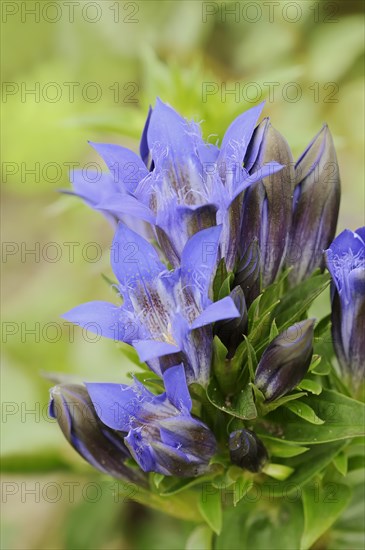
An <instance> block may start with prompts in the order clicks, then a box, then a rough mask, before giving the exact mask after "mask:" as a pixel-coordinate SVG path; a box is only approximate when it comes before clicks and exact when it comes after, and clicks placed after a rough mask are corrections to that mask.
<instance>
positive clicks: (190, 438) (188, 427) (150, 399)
mask: <svg viewBox="0 0 365 550" xmlns="http://www.w3.org/2000/svg"><path fill="white" fill-rule="evenodd" d="M163 380H164V385H165V390H166V391H165V393H163V394H161V395H154V394H153V393H151V392H149V391H148V390H147V389H146V388H145V387H144V386H143V384H141V383H139V382H138V381H137V380H136V381H135V383H134V385H133V386H125V385H123V384H96V383H93V384H87V389H88V392H89V394H90V397H91V399H92V401H93V403H94V406H95V409H96V411H97V413H98V415H99V417H100V419H101V421H102V422H103V424H105V425H106V426H108V427H109V428H111V429H113V430H117V431H118V432H128V434H127V436H126V437H125V439H124V441H125V444H126V445H127V447H128V449H129V450H130V452H131V454H132V456H133V457H134V459H135V460H136V462H137V463H138V464H139V466H140V467H141V468H142V470H143V471H145V472H158V473H161V474H164V475H167V476H171V475H174V476H177V477H194V476H197V475H199V474H202V473H204V472H206V471H207V470H208V468H209V461H210V459H211V458H212V456H213V455H214V453H215V452H216V447H217V446H216V441H215V437H214V435H213V433H212V432H211V431H210V429H209V428H208V427H207V426H206V425H205V424H203V422H201V421H199V420H197V419H195V418H193V417H192V416H191V414H190V411H191V407H192V402H191V398H190V395H189V391H188V387H187V384H186V378H185V371H184V367H183V365H182V364H181V365H176V366H173V367H170V368H168V369H167V370H166V371H165V372H164V375H163Z"/></svg>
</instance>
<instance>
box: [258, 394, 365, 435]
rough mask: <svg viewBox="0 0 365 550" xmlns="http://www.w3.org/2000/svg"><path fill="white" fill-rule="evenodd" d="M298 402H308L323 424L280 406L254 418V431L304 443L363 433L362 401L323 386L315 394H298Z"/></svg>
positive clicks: (363, 408) (364, 406)
mask: <svg viewBox="0 0 365 550" xmlns="http://www.w3.org/2000/svg"><path fill="white" fill-rule="evenodd" d="M301 403H305V404H307V405H309V406H310V407H311V408H312V409H313V411H314V413H315V414H316V415H317V416H318V417H319V418H321V419H322V420H323V421H324V424H322V425H320V424H310V423H308V422H306V421H305V420H303V419H301V418H300V417H298V416H297V415H294V413H293V412H292V411H289V410H288V409H286V408H280V409H278V410H276V411H273V412H271V413H270V414H269V415H267V416H266V417H265V419H263V420H262V421H261V422H260V421H258V422H257V426H256V428H257V430H258V435H260V433H262V434H263V435H266V436H268V435H269V434H271V435H272V436H273V437H278V436H280V437H281V438H282V439H283V440H286V441H292V442H296V443H304V444H308V445H311V444H312V445H313V444H320V443H325V442H329V441H340V440H344V439H350V438H353V437H358V436H362V435H364V432H365V428H364V410H365V405H364V404H363V403H360V402H359V401H355V400H354V399H351V398H349V397H346V396H344V395H341V394H339V393H337V392H334V391H332V390H323V391H322V393H321V395H319V396H317V395H316V396H308V397H302V399H301ZM263 426H264V427H263Z"/></svg>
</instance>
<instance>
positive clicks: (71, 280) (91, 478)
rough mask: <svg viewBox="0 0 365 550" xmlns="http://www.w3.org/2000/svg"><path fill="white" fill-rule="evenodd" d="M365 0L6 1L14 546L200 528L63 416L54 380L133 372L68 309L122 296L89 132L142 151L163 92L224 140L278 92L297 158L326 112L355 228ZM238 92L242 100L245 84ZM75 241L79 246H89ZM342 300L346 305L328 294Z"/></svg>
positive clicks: (178, 542)
mask: <svg viewBox="0 0 365 550" xmlns="http://www.w3.org/2000/svg"><path fill="white" fill-rule="evenodd" d="M362 7H363V4H362V2H360V1H359V2H357V1H351V0H350V1H334V2H322V1H321V2H319V1H311V0H307V1H298V2H286V1H282V2H264V3H262V2H200V1H198V0H196V1H195V0H191V1H189V0H188V1H177V0H175V1H168V0H166V1H149V0H148V1H131V2H129V1H128V2H125V1H108V0H105V1H97V2H87V1H84V0H80V1H78V2H63V1H61V0H59V1H58V2H57V1H54V2H48V1H45V0H42V1H41V2H33V1H30V0H27V1H25V2H16V1H15V2H7V1H3V2H2V3H1V9H2V46H3V47H2V66H3V69H2V102H1V108H2V198H3V201H2V204H3V207H2V208H3V216H2V239H3V263H2V268H3V281H2V304H3V306H2V330H3V335H2V375H1V376H2V422H1V432H2V439H1V452H2V466H3V481H2V489H3V491H2V492H3V497H2V524H3V525H2V541H1V548H3V549H4V550H5V549H6V550H7V549H51V548H57V549H60V548H62V549H63V548H65V549H75V548H83V549H96V548H102V549H117V548H118V549H119V548H123V549H131V550H132V549H139V550H140V549H144V548H145V549H148V550H150V549H159V550H161V549H164V548H166V549H170V550H172V549H175V548H176V549H180V548H184V546H185V543H186V540H187V537H188V535H189V532H190V531H191V528H192V526H191V525H189V524H186V523H183V522H181V521H179V519H174V518H170V517H167V516H164V515H162V514H161V513H159V512H157V511H156V512H154V511H149V510H146V509H142V508H141V507H140V506H139V505H136V504H134V503H132V502H129V501H128V498H127V499H124V500H125V501H122V500H123V499H120V498H117V497H116V494H117V493H116V492H115V491H116V486H115V484H114V483H113V481H112V480H110V479H108V478H106V477H102V476H99V475H98V474H97V473H95V472H94V471H92V469H91V468H89V467H88V465H86V464H85V463H84V462H83V461H82V460H81V459H79V458H78V456H77V455H76V453H74V452H73V450H72V449H71V448H70V447H69V445H68V444H67V442H66V441H65V440H64V439H63V436H62V434H61V432H60V430H59V429H58V428H57V426H55V425H54V423H53V422H51V421H50V420H49V419H48V418H47V401H48V388H49V386H50V385H51V383H50V382H49V381H48V380H47V379H45V378H44V376H45V373H47V372H48V373H49V372H62V373H67V374H69V375H72V376H74V377H75V379H77V380H95V381H96V380H103V381H104V380H110V381H126V380H128V372H129V371H130V369H131V364H130V363H128V360H127V359H126V358H125V357H124V356H123V355H122V354H121V352H120V350H118V349H117V348H116V347H115V345H114V344H113V343H112V342H111V341H103V340H99V339H96V340H94V339H93V338H92V337H86V336H85V334H82V332H81V330H78V329H77V330H76V329H75V331H74V332H72V331H71V328H70V327H69V326H67V324H64V323H63V321H62V319H60V314H61V313H63V312H64V311H67V310H68V309H70V308H71V307H73V306H74V305H76V304H78V303H81V302H84V301H88V300H92V299H106V300H108V299H109V292H110V290H109V288H108V286H107V285H106V284H105V282H104V281H103V278H102V276H101V275H102V274H107V275H108V274H110V269H109V258H108V247H109V246H110V242H111V238H112V228H111V227H109V225H108V223H107V222H106V221H105V220H104V219H103V218H102V217H100V216H99V215H98V214H97V213H93V212H92V211H90V210H89V209H88V208H87V207H86V206H84V205H83V204H82V203H81V202H79V201H77V200H76V199H73V198H72V197H69V196H65V195H60V194H59V193H58V190H59V189H64V188H69V178H68V172H69V168H70V166H71V164H72V163H74V166H78V167H81V168H83V167H87V166H90V167H91V164H89V163H93V162H98V159H97V158H96V156H95V154H94V153H93V150H92V149H91V147H90V146H89V145H88V143H87V140H91V141H104V142H114V143H119V144H121V145H125V146H129V147H131V148H133V149H135V150H137V149H138V143H139V136H140V133H141V130H142V128H143V124H144V119H145V116H146V112H147V109H148V106H149V104H150V103H152V104H153V103H154V101H155V98H156V96H160V97H161V98H162V99H163V100H165V101H167V102H169V103H170V104H171V105H173V106H174V107H175V108H177V109H178V110H180V112H181V113H182V114H184V115H186V116H187V117H191V118H194V119H195V120H197V121H200V120H203V121H204V124H203V129H204V133H205V136H206V137H207V138H209V139H210V140H211V141H214V142H215V141H216V139H217V138H221V137H222V135H223V132H224V130H225V128H226V127H227V126H228V124H229V123H230V122H231V121H232V120H233V118H234V117H235V116H236V115H237V114H239V113H241V112H242V111H243V110H245V109H247V108H249V107H250V106H252V105H254V104H255V103H257V102H259V101H261V100H263V99H266V100H267V104H266V107H265V111H264V113H265V116H270V117H271V119H272V123H273V125H274V126H275V127H276V128H277V129H278V130H279V131H281V132H282V133H283V134H284V135H285V136H286V138H287V140H288V141H289V143H290V145H291V146H292V150H293V153H294V157H295V158H297V157H298V155H299V154H300V152H301V151H302V150H303V149H304V148H305V146H306V145H307V143H308V142H309V141H310V140H311V139H312V137H313V136H314V134H315V133H317V131H318V130H319V129H320V127H321V125H322V123H323V122H324V121H326V122H327V123H328V124H329V127H330V129H331V131H332V133H333V136H334V141H335V144H336V148H337V152H338V159H339V164H340V172H341V175H342V204H341V211H340V220H339V226H338V231H340V230H342V229H343V228H345V227H350V228H352V229H356V228H357V227H359V226H360V225H362V224H363V223H364V179H363V173H364V153H363V151H364V82H363V76H364V75H363V67H364V65H363V61H364V60H363V48H364V21H363V17H362ZM230 91H231V92H233V93H229V92H230ZM72 243H73V244H72ZM326 306H327V307H328V304H326Z"/></svg>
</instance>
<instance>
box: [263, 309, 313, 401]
mask: <svg viewBox="0 0 365 550" xmlns="http://www.w3.org/2000/svg"><path fill="white" fill-rule="evenodd" d="M313 327H314V319H306V320H305V321H300V322H299V323H296V324H295V325H293V326H291V327H289V328H288V329H287V330H286V331H285V332H282V333H281V334H279V335H278V336H277V337H276V338H274V339H273V340H272V342H270V344H269V345H268V347H267V348H266V350H265V351H264V353H263V354H262V357H261V359H260V362H259V364H258V366H257V370H256V373H255V385H256V386H257V388H258V389H259V390H261V391H262V393H263V394H264V396H265V398H266V401H267V402H270V401H274V400H275V399H279V397H282V396H283V395H286V394H287V393H289V392H290V391H291V390H292V389H294V388H295V386H297V385H298V384H299V382H300V381H301V380H302V379H303V378H304V376H305V374H306V372H307V370H308V368H309V365H310V363H311V360H312V355H313Z"/></svg>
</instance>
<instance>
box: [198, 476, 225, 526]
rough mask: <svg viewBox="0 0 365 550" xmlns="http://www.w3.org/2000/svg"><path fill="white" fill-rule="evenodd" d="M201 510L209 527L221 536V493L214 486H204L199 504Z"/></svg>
mask: <svg viewBox="0 0 365 550" xmlns="http://www.w3.org/2000/svg"><path fill="white" fill-rule="evenodd" d="M198 506H199V510H200V513H201V515H202V517H203V518H204V519H205V521H206V522H207V524H208V525H209V527H210V528H211V529H212V530H213V531H214V532H215V533H217V535H219V533H220V532H221V529H222V504H221V492H220V490H219V489H216V488H214V487H213V485H208V484H204V485H203V490H202V494H201V498H200V500H199V502H198Z"/></svg>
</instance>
